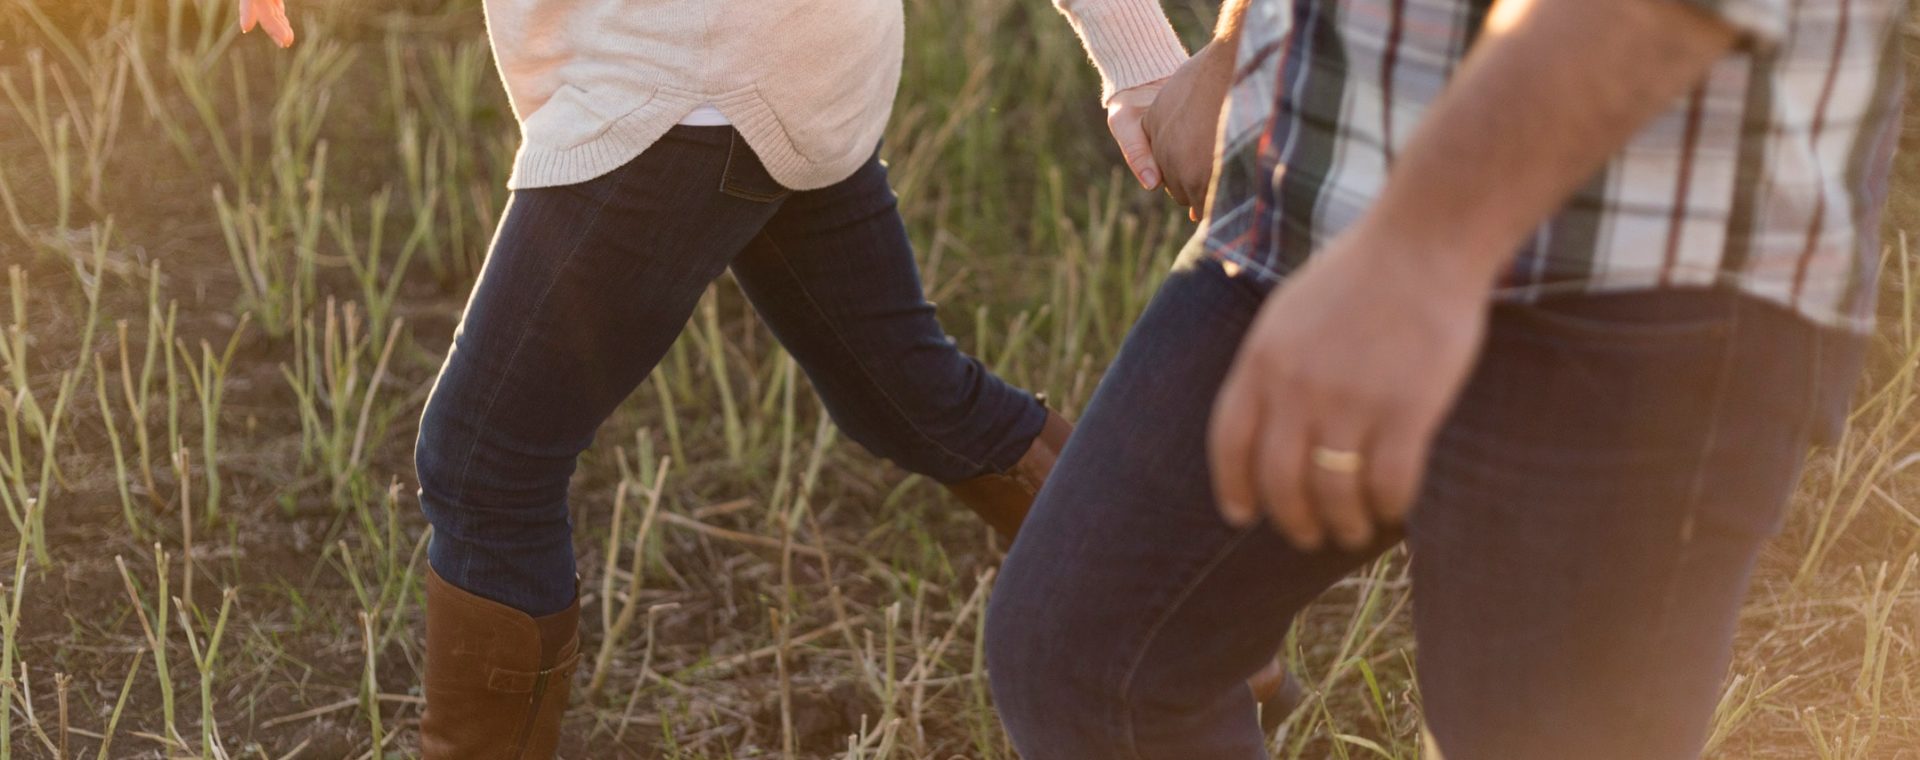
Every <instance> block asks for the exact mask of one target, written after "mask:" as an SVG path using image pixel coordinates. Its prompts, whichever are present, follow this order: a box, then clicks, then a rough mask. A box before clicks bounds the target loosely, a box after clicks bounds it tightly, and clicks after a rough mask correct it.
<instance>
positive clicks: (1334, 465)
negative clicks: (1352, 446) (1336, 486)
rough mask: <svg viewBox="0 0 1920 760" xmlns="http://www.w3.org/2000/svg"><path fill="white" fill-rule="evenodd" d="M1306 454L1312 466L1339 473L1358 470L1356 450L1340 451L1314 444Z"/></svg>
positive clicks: (1349, 472)
mask: <svg viewBox="0 0 1920 760" xmlns="http://www.w3.org/2000/svg"><path fill="white" fill-rule="evenodd" d="M1308 456H1309V458H1311V459H1312V460H1313V466H1315V467H1318V468H1320V469H1322V470H1326V471H1327V472H1332V473H1338V474H1341V475H1352V474H1355V473H1358V472H1360V465H1361V459H1360V452H1358V451H1341V450H1340V449H1330V448H1327V447H1325V446H1315V447H1313V450H1312V451H1311V452H1309V453H1308Z"/></svg>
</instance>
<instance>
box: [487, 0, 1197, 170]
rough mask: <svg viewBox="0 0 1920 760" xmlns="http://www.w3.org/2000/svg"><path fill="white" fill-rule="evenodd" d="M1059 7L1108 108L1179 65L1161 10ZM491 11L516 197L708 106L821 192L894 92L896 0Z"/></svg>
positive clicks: (519, 0) (863, 148)
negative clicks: (1109, 99)
mask: <svg viewBox="0 0 1920 760" xmlns="http://www.w3.org/2000/svg"><path fill="white" fill-rule="evenodd" d="M964 1H965V0H961V2H964ZM1036 1H1037V0H1036ZM1054 2H1055V4H1056V5H1057V6H1059V8H1060V9H1061V10H1062V11H1064V12H1065V13H1066V14H1067V16H1068V18H1069V19H1070V20H1071V21H1072V22H1073V26H1074V29H1075V30H1077V31H1078V32H1079V33H1080V35H1081V38H1082V40H1083V41H1084V42H1085V43H1086V46H1087V50H1088V53H1089V54H1090V55H1091V57H1092V58H1093V62H1094V65H1095V66H1096V67H1098V68H1099V70H1100V78H1101V82H1102V90H1103V98H1104V97H1105V96H1106V95H1110V94H1112V93H1113V92H1115V91H1116V90H1123V89H1126V88H1128V87H1132V86H1134V85H1137V84H1141V83H1144V82H1150V81H1153V80H1155V79H1159V78H1161V77H1164V76H1166V75H1168V74H1170V73H1172V71H1173V69H1174V68H1175V67H1177V66H1179V65H1180V63H1181V62H1183V61H1185V60H1186V50H1185V48H1183V47H1181V45H1180V41H1179V39H1178V38H1177V37H1176V36H1175V35H1174V33H1173V29H1172V28H1171V27H1170V26H1168V24H1167V20H1166V17H1165V16H1164V15H1163V14H1162V12H1161V10H1160V5H1159V0H1054ZM486 10H487V29H488V32H489V34H490V35H491V37H492V40H493V49H494V57H495V59H496V60H497V62H498V64H499V67H500V76H501V78H502V79H503V80H505V82H506V87H507V95H508V97H509V98H510V99H511V100H512V102H513V110H514V114H515V116H516V117H517V118H518V119H519V120H520V126H521V132H522V136H523V139H522V143H521V147H520V153H519V155H518V156H517V157H516V158H515V160H514V166H513V177H512V178H511V179H510V180H509V181H508V186H509V187H512V188H514V189H516V190H518V189H525V188H535V187H552V186H556V185H569V184H575V183H579V182H585V181H587V180H590V179H593V178H595V177H598V176H601V175H603V174H606V173H607V172H610V171H613V170H614V169H617V168H619V167H620V166H622V165H624V164H626V163H627V162H628V161H631V160H633V158H634V157H635V156H638V155H640V153H641V152H642V151H645V150H646V149H647V147H648V146H650V145H652V144H653V142H654V141H655V140H658V139H659V138H660V136H661V135H662V134H665V133H666V131H667V130H668V129H670V128H671V127H673V125H674V124H675V123H676V122H678V121H680V119H681V118H682V117H684V116H686V115H687V114H688V113H690V112H692V111H693V110H694V109H695V108H698V107H699V106H700V105H701V104H703V103H712V104H714V105H715V106H716V107H718V108H719V109H720V112H721V113H723V114H725V115H726V117H727V119H728V120H729V121H732V122H733V125H734V127H735V128H736V129H738V130H740V134H741V135H742V136H743V137H745V138H746V141H747V144H748V145H749V146H751V147H752V148H753V151H754V153H755V154H757V155H758V156H759V157H760V159H761V161H762V162H763V163H765V164H766V166H767V170H768V171H769V172H770V173H772V175H773V177H774V179H776V180H779V181H780V183H781V184H783V185H786V186H787V187H790V188H793V189H796V190H808V189H813V188H818V187H825V186H827V185H831V184H833V183H835V182H838V181H840V180H842V179H845V178H846V177H847V176H849V175H851V174H852V173H853V171H854V170H855V169H857V168H859V167H860V165H861V164H862V163H864V162H865V161H866V159H867V157H868V156H870V155H872V153H873V149H874V146H875V145H876V144H878V143H879V141H880V133H881V130H882V129H884V128H885V127H886V123H887V115H888V113H889V112H890V111H891V110H892V109H893V96H894V91H895V90H896V89H898V87H899V84H900V59H901V55H902V52H903V44H904V42H903V39H902V38H903V37H904V34H905V31H904V30H905V27H904V24H903V21H902V18H901V0H486ZM1009 44H1010V45H1011V44H1019V43H1017V42H1015V41H1009Z"/></svg>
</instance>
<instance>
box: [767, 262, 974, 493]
mask: <svg viewBox="0 0 1920 760" xmlns="http://www.w3.org/2000/svg"><path fill="white" fill-rule="evenodd" d="M760 238H761V239H762V240H765V241H766V243H767V246H768V247H769V248H771V249H772V250H773V257H774V258H775V259H778V260H779V262H780V268H781V269H784V270H786V272H787V274H789V275H792V276H793V281H794V283H795V287H794V290H795V291H797V292H799V293H800V297H801V298H803V299H805V300H806V302H807V306H808V307H810V308H812V309H813V312H814V314H815V315H816V316H818V317H820V321H821V322H824V323H825V324H826V326H827V332H829V333H831V334H832V335H833V340H834V342H836V343H838V344H840V347H841V348H842V349H844V350H845V351H846V352H847V354H848V355H849V356H852V357H853V365H854V366H855V367H858V368H859V369H860V376H861V377H863V378H865V379H866V381H867V383H868V384H869V385H872V386H873V388H874V390H876V391H878V393H879V396H880V398H883V399H885V400H886V402H887V407H888V408H889V409H891V410H892V411H893V413H894V414H895V415H898V416H899V417H900V419H901V420H903V421H904V422H905V423H906V427H907V429H908V430H912V431H913V434H914V435H916V436H919V437H920V440H922V441H925V442H926V443H928V444H930V445H932V446H933V447H934V448H935V449H938V450H939V451H940V453H942V454H945V455H947V456H949V457H952V458H954V459H957V460H959V461H961V462H965V463H966V465H967V467H968V468H969V469H972V470H975V471H991V470H992V469H993V467H992V465H989V464H986V463H983V462H978V461H975V460H974V459H973V458H972V457H969V456H965V455H962V454H961V453H959V452H957V451H954V450H952V449H949V448H947V446H946V444H943V443H941V442H939V441H937V440H935V439H934V438H933V436H930V435H927V433H926V431H924V430H921V429H920V426H919V425H916V424H914V421H913V417H911V416H909V415H908V414H907V413H906V411H905V410H903V409H901V408H900V402H899V401H896V400H894V398H893V394H891V393H888V392H887V386H886V384H884V383H881V382H880V381H879V380H878V379H876V378H875V377H874V376H873V373H872V372H871V371H870V370H868V369H867V364H866V362H865V361H863V360H862V359H861V358H860V352H858V351H855V350H853V346H852V345H851V344H849V343H848V342H847V339H846V336H844V335H842V334H841V332H840V328H839V326H838V325H836V324H834V321H833V320H832V319H831V318H829V317H828V316H827V312H826V310H825V309H822V308H820V302H819V301H816V300H814V297H813V292H812V291H810V290H808V289H807V285H806V280H805V278H802V277H801V276H800V273H799V272H797V271H795V270H794V268H793V265H792V264H791V263H789V262H788V261H787V252H786V250H784V249H782V248H781V247H780V243H779V242H778V241H776V240H774V239H773V236H772V235H768V234H767V233H765V232H761V233H760Z"/></svg>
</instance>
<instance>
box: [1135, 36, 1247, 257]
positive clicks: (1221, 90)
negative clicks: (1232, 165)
mask: <svg viewBox="0 0 1920 760" xmlns="http://www.w3.org/2000/svg"><path fill="white" fill-rule="evenodd" d="M1237 46H1238V42H1237V41H1235V40H1215V41H1214V42H1212V43H1210V44H1208V45H1207V46H1206V47H1204V48H1201V49H1200V52H1198V53H1194V55H1193V57H1192V58H1190V59H1188V60H1187V62H1186V64H1185V65H1183V66H1181V67H1180V68H1179V70H1177V71H1175V72H1174V73H1173V76H1170V77H1168V78H1167V79H1166V81H1165V83H1164V84H1163V85H1161V87H1160V90H1159V97H1158V98H1156V99H1155V100H1154V102H1153V105H1152V107H1151V108H1150V109H1148V111H1147V115H1146V119H1145V123H1144V126H1145V128H1146V136H1147V143H1148V144H1149V145H1150V146H1152V149H1153V162H1154V164H1155V166H1156V167H1157V168H1158V169H1159V171H1160V172H1161V176H1162V177H1163V178H1164V179H1165V181H1166V185H1167V193H1168V194H1169V195H1172V196H1173V200H1174V202H1175V203H1178V204H1180V205H1182V206H1186V207H1187V208H1188V216H1190V217H1193V218H1195V219H1198V218H1199V209H1200V208H1201V207H1202V206H1204V205H1205V203H1206V201H1207V191H1208V190H1209V189H1210V188H1211V187H1212V185H1213V152H1214V141H1215V140H1217V139H1218V138H1219V132H1220V130H1219V126H1220V109H1221V107H1222V106H1223V105H1224V104H1225V103H1226V99H1227V90H1228V89H1229V88H1231V87H1232V85H1233V59H1234V55H1235V50H1234V48H1235V47H1237Z"/></svg>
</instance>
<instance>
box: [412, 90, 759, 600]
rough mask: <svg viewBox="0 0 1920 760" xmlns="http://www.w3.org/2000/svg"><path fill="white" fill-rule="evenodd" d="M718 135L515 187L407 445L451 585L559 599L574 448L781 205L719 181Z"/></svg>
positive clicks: (722, 137)
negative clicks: (554, 184)
mask: <svg viewBox="0 0 1920 760" xmlns="http://www.w3.org/2000/svg"><path fill="white" fill-rule="evenodd" d="M730 135H731V130H728V129H724V128H704V129H698V128H680V129H676V130H674V131H673V132H671V133H669V134H668V136H667V137H666V138H663V139H662V140H661V141H660V142H659V143H658V144H656V145H655V146H654V147H652V148H650V149H648V150H647V152H646V153H645V154H643V155H641V156H640V157H639V158H637V159H635V160H634V161H633V162H632V163H631V164H629V165H627V166H626V167H623V168H621V169H619V170H617V171H616V172H614V173H613V174H610V175H607V176H605V177H601V178H599V179H596V180H593V181H591V182H587V183H584V184H581V185H574V186H569V187H558V188H546V189H539V190H528V191H522V192H520V193H518V194H517V195H516V196H515V197H514V199H513V201H512V203H511V204H510V205H509V207H508V210H507V213H506V217H505V220H504V221H503V223H502V224H501V227H500V232H499V234H498V237H497V238H496V240H495V241H494V246H493V250H492V252H491V253H490V254H489V256H488V258H487V263H486V266H485V268H484V271H483V272H482V274H481V277H480V280H479V282H478V283H477V284H476V285H475V286H474V290H473V295H472V298H471V300H470V301H469V303H468V305H467V309H466V314H465V315H464V316H463V318H462V320H461V323H460V327H459V329H458V330H457V331H456V332H455V333H454V341H453V347H452V348H451V349H450V350H449V351H448V354H447V359H446V363H445V366H444V367H443V368H442V370H441V373H440V378H439V380H438V381H437V382H436V383H435V385H434V389H433V393H432V395H431V396H430V397H429V398H428V401H427V407H426V412H425V414H424V416H423V418H422V420H421V425H420V437H419V441H418V444H417V447H416V452H415V460H416V466H417V468H418V471H419V476H420V501H421V506H422V508H423V509H424V510H425V511H426V513H427V519H428V521H429V522H431V523H432V524H433V527H434V535H433V543H432V547H431V549H430V550H429V557H430V560H431V562H432V565H433V568H434V570H435V571H437V572H438V573H439V574H440V575H441V577H443V578H445V579H446V580H447V581H448V582H450V583H452V584H453V585H455V586H458V587H460V588H462V589H466V590H468V591H471V592H473V593H476V594H479V595H480V596H483V597H486V598H488V599H492V600H494V601H497V602H501V603H504V604H506V605H508V606H510V607H513V608H515V609H519V610H521V611H524V612H526V613H528V614H531V615H535V616H539V615H544V614H547V613H551V612H554V611H557V610H560V609H562V608H564V607H566V606H567V605H569V604H571V603H572V602H573V597H574V565H573V548H572V541H571V539H572V534H571V528H570V525H569V522H568V516H567V482H568V479H569V478H570V477H571V476H572V474H573V471H574V464H575V460H576V458H577V457H578V456H579V454H580V453H581V452H582V451H584V450H585V449H586V448H587V446H588V445H589V444H590V443H591V442H592V440H593V435H594V431H595V430H597V429H598V428H599V427H600V424H601V423H602V422H603V421H605V420H606V419H607V417H608V416H610V415H611V414H612V413H613V410H614V409H615V407H617V406H618V405H619V404H620V402H621V401H622V400H624V399H625V398H626V397H627V395H628V394H629V393H630V392H631V391H632V390H633V389H634V387H635V386H636V385H638V384H639V383H640V381H641V380H643V379H645V378H646V376H647V374H648V373H649V372H651V371H652V370H653V367H654V365H655V364H656V363H658V362H659V360H660V358H661V357H662V356H664V355H665V353H666V351H667V350H668V349H669V348H670V347H671V346H672V345H673V341H674V340H675V338H677V337H678V336H679V334H680V332H681V330H682V329H683V328H684V327H685V325H686V321H687V318H688V316H689V315H690V314H691V313H692V310H693V308H694V306H695V305H696V304H697V303H698V301H699V298H700V295H701V294H702V293H703V292H705V289H706V287H707V285H708V284H709V283H710V282H711V281H712V280H713V278H715V277H717V276H719V274H720V273H721V272H722V271H724V270H725V267H726V265H727V262H728V261H730V260H731V259H732V258H733V256H734V255H735V254H736V253H737V252H738V251H739V250H740V249H741V248H743V247H745V246H746V244H747V241H748V240H750V239H751V238H752V237H753V236H754V235H755V234H756V233H757V232H758V230H759V229H760V227H761V226H762V225H763V224H764V223H765V222H766V220H767V219H768V218H769V217H770V216H771V215H772V213H773V210H774V209H775V208H777V206H776V205H775V204H772V203H767V202H764V201H762V200H747V199H744V198H740V197H736V196H734V195H730V194H727V193H725V192H722V191H721V189H720V188H721V186H722V181H723V176H724V172H725V171H726V170H727V165H726V162H727V158H728V156H727V150H726V147H727V144H728V139H729V136H730Z"/></svg>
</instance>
